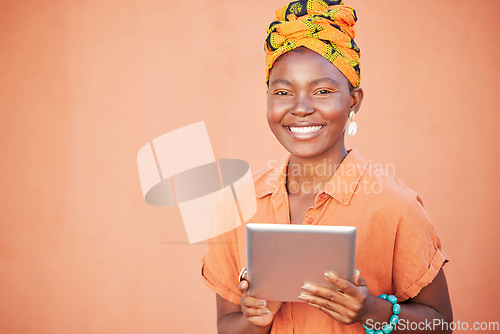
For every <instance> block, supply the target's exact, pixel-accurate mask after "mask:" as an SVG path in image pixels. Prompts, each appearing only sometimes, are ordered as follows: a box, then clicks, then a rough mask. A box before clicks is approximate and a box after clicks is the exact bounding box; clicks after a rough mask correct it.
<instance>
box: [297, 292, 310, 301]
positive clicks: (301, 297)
mask: <svg viewBox="0 0 500 334" xmlns="http://www.w3.org/2000/svg"><path fill="white" fill-rule="evenodd" d="M299 299H301V300H304V301H308V300H309V298H307V296H306V295H304V294H301V295H300V296H299Z"/></svg>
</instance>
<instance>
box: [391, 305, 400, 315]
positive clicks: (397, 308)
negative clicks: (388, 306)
mask: <svg viewBox="0 0 500 334" xmlns="http://www.w3.org/2000/svg"><path fill="white" fill-rule="evenodd" d="M400 312H401V306H400V305H399V304H394V305H392V313H394V314H399V313H400Z"/></svg>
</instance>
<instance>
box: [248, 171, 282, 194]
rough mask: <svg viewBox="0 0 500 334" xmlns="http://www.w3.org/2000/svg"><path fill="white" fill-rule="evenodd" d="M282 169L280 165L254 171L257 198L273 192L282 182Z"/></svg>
mask: <svg viewBox="0 0 500 334" xmlns="http://www.w3.org/2000/svg"><path fill="white" fill-rule="evenodd" d="M280 176H281V175H280V170H279V168H278V167H267V168H262V169H259V170H257V171H255V172H253V173H252V178H253V182H254V186H255V194H256V195H257V198H261V197H263V196H265V195H267V194H270V193H272V191H273V190H274V188H275V187H276V186H277V185H278V183H279V182H280Z"/></svg>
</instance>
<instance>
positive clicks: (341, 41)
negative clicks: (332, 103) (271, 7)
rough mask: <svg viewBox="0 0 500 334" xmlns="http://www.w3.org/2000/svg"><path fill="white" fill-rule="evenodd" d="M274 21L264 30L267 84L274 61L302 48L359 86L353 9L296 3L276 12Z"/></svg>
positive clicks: (328, 0) (315, 1)
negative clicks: (314, 54)
mask: <svg viewBox="0 0 500 334" xmlns="http://www.w3.org/2000/svg"><path fill="white" fill-rule="evenodd" d="M276 19H277V21H274V22H271V24H270V25H269V27H268V28H267V33H268V35H267V38H266V45H265V49H266V64H267V73H266V82H268V81H269V71H270V69H271V68H272V67H273V65H274V62H275V61H276V59H278V58H279V57H280V56H281V55H282V54H284V53H286V52H288V51H291V50H293V49H295V48H298V47H301V46H305V47H307V48H308V49H311V50H312V51H315V52H317V53H319V54H320V55H322V56H323V57H325V58H326V59H327V60H328V61H330V62H331V63H332V64H333V65H335V67H337V68H338V69H339V70H340V72H342V73H343V74H344V75H345V77H346V78H347V79H348V80H349V82H350V83H351V84H352V85H353V86H354V87H358V86H359V79H360V69H359V56H360V52H359V48H358V46H357V45H356V43H354V36H355V33H356V31H355V29H354V23H355V22H356V20H357V17H356V12H355V10H354V9H353V8H351V7H348V6H344V3H343V2H342V1H341V0H339V1H333V0H298V1H292V2H290V3H289V4H288V5H286V6H283V7H282V8H280V9H278V10H277V11H276Z"/></svg>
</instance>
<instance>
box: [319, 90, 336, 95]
mask: <svg viewBox="0 0 500 334" xmlns="http://www.w3.org/2000/svg"><path fill="white" fill-rule="evenodd" d="M331 93H334V91H333V90H331V89H320V90H318V91H316V93H314V94H319V95H326V94H331Z"/></svg>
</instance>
